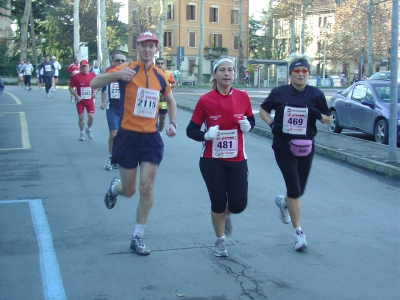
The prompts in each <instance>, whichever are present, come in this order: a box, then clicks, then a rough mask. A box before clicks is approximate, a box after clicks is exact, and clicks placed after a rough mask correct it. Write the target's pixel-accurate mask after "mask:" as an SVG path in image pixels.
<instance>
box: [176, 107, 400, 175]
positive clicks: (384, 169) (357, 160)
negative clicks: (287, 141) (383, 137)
mask: <svg viewBox="0 0 400 300" xmlns="http://www.w3.org/2000/svg"><path fill="white" fill-rule="evenodd" d="M177 106H178V107H179V108H180V109H183V110H186V111H189V112H193V109H192V108H189V107H187V106H184V105H180V104H177ZM251 132H252V133H255V134H257V135H261V136H265V137H267V138H270V139H272V138H273V134H272V132H271V131H269V130H266V129H263V128H260V127H258V126H255V127H254V128H253V130H252V131H251ZM314 151H315V153H316V154H318V155H322V156H325V157H327V158H329V159H333V160H336V161H340V162H342V163H347V164H349V165H352V166H355V167H358V168H361V169H363V170H367V171H370V172H373V173H376V174H379V175H383V176H387V177H390V178H392V179H395V180H400V168H399V167H396V166H392V165H389V164H385V163H382V162H379V161H375V160H372V159H369V158H366V157H363V156H357V155H354V154H351V153H347V152H342V151H339V150H337V149H333V148H330V147H326V146H324V145H321V144H318V143H315V147H314Z"/></svg>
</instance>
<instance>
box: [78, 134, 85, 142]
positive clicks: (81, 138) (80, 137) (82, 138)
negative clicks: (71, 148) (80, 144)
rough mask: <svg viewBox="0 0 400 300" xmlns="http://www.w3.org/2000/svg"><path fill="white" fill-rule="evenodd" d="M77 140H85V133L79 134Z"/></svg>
mask: <svg viewBox="0 0 400 300" xmlns="http://www.w3.org/2000/svg"><path fill="white" fill-rule="evenodd" d="M79 140H80V141H84V140H85V135H84V134H83V133H81V134H80V136H79Z"/></svg>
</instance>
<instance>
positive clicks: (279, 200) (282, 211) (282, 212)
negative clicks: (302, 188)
mask: <svg viewBox="0 0 400 300" xmlns="http://www.w3.org/2000/svg"><path fill="white" fill-rule="evenodd" d="M275 203H276V205H277V206H278V207H279V219H280V220H281V221H282V223H283V224H289V223H290V214H289V210H288V208H287V204H286V201H285V196H284V195H278V196H277V197H276V198H275Z"/></svg>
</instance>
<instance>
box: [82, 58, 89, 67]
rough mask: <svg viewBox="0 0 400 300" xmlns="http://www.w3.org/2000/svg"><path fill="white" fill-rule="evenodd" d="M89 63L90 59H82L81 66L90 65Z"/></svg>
mask: <svg viewBox="0 0 400 300" xmlns="http://www.w3.org/2000/svg"><path fill="white" fill-rule="evenodd" d="M88 65H89V63H88V61H87V60H84V59H83V60H81V63H80V66H81V67H82V66H88Z"/></svg>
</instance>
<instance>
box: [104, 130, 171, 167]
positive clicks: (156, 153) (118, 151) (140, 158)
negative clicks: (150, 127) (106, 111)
mask: <svg viewBox="0 0 400 300" xmlns="http://www.w3.org/2000/svg"><path fill="white" fill-rule="evenodd" d="M163 155H164V143H163V141H162V138H161V135H160V133H159V132H154V133H141V132H134V131H129V130H125V129H122V128H119V129H118V131H117V135H116V136H115V138H114V141H113V148H112V159H111V162H112V163H113V164H119V165H120V166H121V167H123V168H125V169H134V168H136V167H137V166H138V164H139V163H141V162H150V163H153V164H156V165H160V163H161V161H162V158H163Z"/></svg>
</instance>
